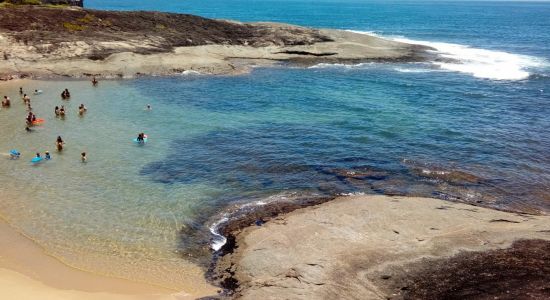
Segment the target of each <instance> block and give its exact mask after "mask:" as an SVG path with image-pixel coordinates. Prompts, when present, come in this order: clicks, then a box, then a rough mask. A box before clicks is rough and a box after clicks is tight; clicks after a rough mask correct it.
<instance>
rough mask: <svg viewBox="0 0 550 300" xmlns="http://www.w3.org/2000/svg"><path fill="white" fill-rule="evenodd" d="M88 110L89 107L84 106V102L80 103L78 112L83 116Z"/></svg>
mask: <svg viewBox="0 0 550 300" xmlns="http://www.w3.org/2000/svg"><path fill="white" fill-rule="evenodd" d="M87 110H88V109H87V108H86V106H84V104H80V106H79V107H78V114H79V115H81V116H82V115H84V113H85V112H86V111H87Z"/></svg>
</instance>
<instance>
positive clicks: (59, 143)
mask: <svg viewBox="0 0 550 300" xmlns="http://www.w3.org/2000/svg"><path fill="white" fill-rule="evenodd" d="M97 84H98V81H97V79H96V78H95V77H94V78H93V80H92V85H93V86H97ZM41 93H42V91H41V90H35V91H34V94H35V95H38V94H41ZM19 94H20V95H22V100H23V102H24V104H25V105H26V106H27V109H28V111H29V112H28V114H27V117H26V118H25V121H26V124H27V126H26V128H25V129H26V130H27V131H29V132H30V131H32V129H31V127H32V126H33V125H36V124H39V123H40V122H43V120H42V119H37V116H36V114H34V113H33V112H32V107H31V98H30V97H29V96H28V95H27V94H25V93H24V92H23V88H22V87H20V88H19ZM70 97H71V94H70V92H69V90H68V89H64V90H63V91H62V93H61V98H62V99H63V100H67V99H69V98H70ZM10 105H11V101H10V98H9V97H8V96H4V99H3V100H2V107H10ZM151 109H152V108H151V105H149V104H147V106H146V110H151ZM87 110H88V109H87V108H86V106H85V105H84V104H80V105H79V106H78V113H79V115H80V116H82V115H84V113H86V111H87ZM54 113H55V115H56V117H64V116H65V113H66V112H65V106H64V105H61V107H59V106H56V107H55V110H54ZM146 140H147V135H145V133H143V132H141V133H139V134H138V136H137V139H136V141H137V142H138V143H142V144H143V143H145V142H146ZM55 146H56V149H57V151H59V152H61V151H63V148H64V146H65V141H64V140H63V138H61V136H58V137H57V139H56V140H55ZM20 155H21V153H20V152H19V151H17V150H11V151H10V157H11V158H14V159H16V158H19V157H20ZM36 158H38V159H36ZM42 159H45V160H50V159H51V155H50V152H48V151H45V152H44V157H43V158H42V155H41V153H39V152H37V153H36V157H35V159H34V160H33V162H34V161H35V160H36V161H41V160H42ZM80 159H81V161H82V162H86V161H87V160H88V157H87V155H86V152H81V154H80Z"/></svg>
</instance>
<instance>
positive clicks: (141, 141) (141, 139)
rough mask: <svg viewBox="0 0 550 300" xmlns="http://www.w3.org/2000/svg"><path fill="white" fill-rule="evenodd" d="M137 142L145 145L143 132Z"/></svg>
mask: <svg viewBox="0 0 550 300" xmlns="http://www.w3.org/2000/svg"><path fill="white" fill-rule="evenodd" d="M136 140H137V142H138V143H144V142H145V134H144V133H143V132H142V133H139V134H138V136H137V139H136Z"/></svg>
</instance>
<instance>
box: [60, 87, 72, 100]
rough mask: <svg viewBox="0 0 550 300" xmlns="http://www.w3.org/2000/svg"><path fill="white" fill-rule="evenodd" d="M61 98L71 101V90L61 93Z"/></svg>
mask: <svg viewBox="0 0 550 300" xmlns="http://www.w3.org/2000/svg"><path fill="white" fill-rule="evenodd" d="M61 98H62V99H69V98H71V93H69V89H65V90H64V91H63V92H62V93H61Z"/></svg>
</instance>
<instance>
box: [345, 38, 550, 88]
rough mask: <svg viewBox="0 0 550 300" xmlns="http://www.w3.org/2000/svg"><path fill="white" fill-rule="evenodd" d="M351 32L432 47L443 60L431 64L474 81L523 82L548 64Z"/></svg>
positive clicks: (516, 56)
mask: <svg viewBox="0 0 550 300" xmlns="http://www.w3.org/2000/svg"><path fill="white" fill-rule="evenodd" d="M350 31H351V32H355V33H360V34H367V35H372V36H377V37H381V38H387V39H390V40H394V41H397V42H403V43H408V44H417V45H424V46H428V47H431V48H434V49H436V50H435V51H434V52H435V53H436V54H438V55H439V57H441V58H442V60H440V61H433V62H432V64H434V65H436V66H438V67H439V68H441V69H443V70H448V71H453V72H460V73H464V74H469V75H472V76H474V77H476V78H483V79H491V80H524V79H528V78H529V76H530V75H532V73H531V72H532V70H533V69H540V68H545V67H548V65H549V64H548V62H547V61H546V60H545V59H542V58H539V57H534V56H528V55H520V54H513V53H508V52H503V51H497V50H488V49H480V48H473V47H470V46H467V45H460V44H452V43H443V42H430V41H418V40H412V39H408V38H405V37H402V36H382V35H380V34H378V33H376V32H373V31H356V30H353V31H352V30H350Z"/></svg>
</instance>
